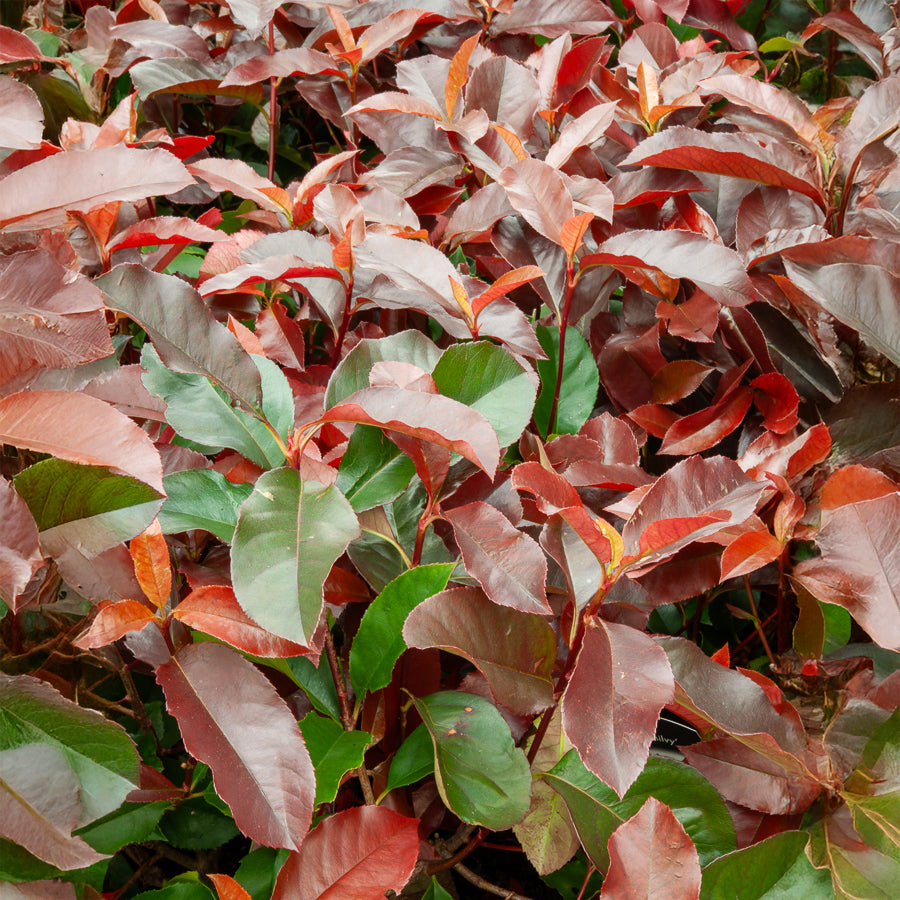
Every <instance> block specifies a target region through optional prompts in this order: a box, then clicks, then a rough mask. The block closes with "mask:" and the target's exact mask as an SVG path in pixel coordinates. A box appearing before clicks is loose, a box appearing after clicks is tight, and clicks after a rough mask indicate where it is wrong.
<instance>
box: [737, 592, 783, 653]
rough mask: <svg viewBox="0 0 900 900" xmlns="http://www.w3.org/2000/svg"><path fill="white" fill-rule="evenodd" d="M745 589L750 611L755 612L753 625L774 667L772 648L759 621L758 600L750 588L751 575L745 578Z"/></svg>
mask: <svg viewBox="0 0 900 900" xmlns="http://www.w3.org/2000/svg"><path fill="white" fill-rule="evenodd" d="M744 589H745V590H746V591H747V599H748V600H749V601H750V609H751V610H752V611H753V624H754V626H756V630H757V632H758V633H759V637H760V640H761V641H762V645H763V647H764V648H765V651H766V656H768V657H769V663H770V664H771V665H773V666H774V665H775V657H774V656H773V655H772V648H771V647H770V646H769V641H768V640H767V639H766V632H765V631H764V630H763V627H762V623H761V622H760V619H759V612H758V611H757V609H756V600H754V599H753V590H752V589H751V587H750V576H749V575H745V576H744Z"/></svg>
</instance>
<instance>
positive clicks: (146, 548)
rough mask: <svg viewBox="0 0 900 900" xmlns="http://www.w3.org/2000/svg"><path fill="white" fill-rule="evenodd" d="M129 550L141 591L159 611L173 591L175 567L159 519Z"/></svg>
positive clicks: (132, 542) (135, 539) (135, 540)
mask: <svg viewBox="0 0 900 900" xmlns="http://www.w3.org/2000/svg"><path fill="white" fill-rule="evenodd" d="M129 550H130V551H131V558H132V559H133V560H134V574H135V576H136V577H137V580H138V584H139V585H140V586H141V590H142V591H143V592H144V594H145V595H146V596H147V598H148V599H149V600H150V602H151V603H153V604H154V605H155V606H156V608H157V609H163V608H164V607H165V605H166V602H167V601H168V599H169V594H170V593H171V592H172V564H171V563H170V562H169V548H168V546H167V545H166V539H165V538H164V537H163V533H162V528H161V527H160V525H159V520H158V519H154V520H153V522H152V523H151V524H150V525H148V526H147V528H146V529H145V530H144V531H143V532H142V533H141V534H139V535H137V536H136V537H133V538H132V539H131V543H130V544H129Z"/></svg>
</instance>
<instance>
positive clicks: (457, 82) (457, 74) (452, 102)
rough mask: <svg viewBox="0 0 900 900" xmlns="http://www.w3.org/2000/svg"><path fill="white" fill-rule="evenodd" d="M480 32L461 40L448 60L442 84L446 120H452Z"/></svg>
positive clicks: (467, 75)
mask: <svg viewBox="0 0 900 900" xmlns="http://www.w3.org/2000/svg"><path fill="white" fill-rule="evenodd" d="M480 37H481V35H480V34H473V35H472V37H470V38H468V39H467V40H465V41H463V42H462V44H461V45H460V47H459V50H457V51H456V53H455V54H454V55H453V59H451V60H450V69H449V71H448V72H447V83H446V84H445V85H444V109H445V110H446V111H447V121H448V122H452V121H453V112H454V110H455V109H456V100H457V98H458V97H459V92H460V91H461V90H462V89H463V85H464V84H465V83H466V81H467V80H468V77H469V57H470V56H471V55H472V51H473V50H474V49H475V47H476V46H477V45H478V40H479V38H480Z"/></svg>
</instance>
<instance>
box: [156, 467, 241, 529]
mask: <svg viewBox="0 0 900 900" xmlns="http://www.w3.org/2000/svg"><path fill="white" fill-rule="evenodd" d="M163 486H164V487H165V489H166V494H167V495H168V496H167V499H166V501H165V503H163V505H162V509H161V510H160V511H159V517H158V518H159V524H160V526H161V527H162V530H163V534H177V533H178V532H179V531H190V530H191V529H193V528H202V529H203V530H204V531H209V532H210V533H211V534H214V535H215V536H216V537H217V538H218V539H219V540H220V541H224V542H225V543H226V544H230V543H231V541H232V540H233V538H234V527H235V525H236V524H237V518H238V509H239V508H240V505H241V504H242V503H243V502H244V501H245V500H246V499H247V498H248V497H249V496H250V494H251V493H252V491H253V488H252V486H251V485H249V484H232V483H231V482H230V481H229V480H228V479H227V478H226V477H225V476H224V475H223V474H222V473H221V472H216V471H215V470H214V469H187V470H185V471H183V472H173V473H172V474H171V475H166V476H165V478H163Z"/></svg>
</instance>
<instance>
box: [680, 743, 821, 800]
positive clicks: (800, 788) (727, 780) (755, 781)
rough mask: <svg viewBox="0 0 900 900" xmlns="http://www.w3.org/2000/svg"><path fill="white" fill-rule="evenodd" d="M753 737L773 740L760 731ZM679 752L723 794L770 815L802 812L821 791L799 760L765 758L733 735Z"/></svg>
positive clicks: (729, 798) (685, 748)
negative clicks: (792, 761) (793, 761)
mask: <svg viewBox="0 0 900 900" xmlns="http://www.w3.org/2000/svg"><path fill="white" fill-rule="evenodd" d="M757 740H758V741H769V742H771V743H772V744H773V745H774V744H775V739H774V738H773V737H772V736H771V735H766V734H760V735H758V736H757ZM776 746H777V745H776ZM682 753H684V756H685V759H686V760H687V761H688V763H689V764H690V765H692V766H693V767H694V768H695V769H697V771H698V772H700V773H701V774H703V775H705V776H706V777H707V778H708V779H709V780H710V781H711V782H712V783H713V784H714V785H715V787H716V789H717V790H718V791H719V793H721V794H722V796H723V797H725V798H726V799H728V800H731V801H732V802H733V803H740V804H741V806H746V807H749V808H750V809H756V810H759V811H760V812H764V813H769V814H770V815H791V814H793V813H799V812H803V811H804V810H806V809H808V808H809V807H810V805H811V804H812V803H813V802H814V801H815V800H816V798H817V797H818V796H819V794H820V793H821V791H822V785H820V784H819V782H818V781H817V780H816V779H815V778H813V777H812V776H811V775H810V774H809V773H808V771H807V770H806V767H805V766H803V765H802V764H800V763H799V762H795V763H794V764H793V765H792V764H791V762H790V760H788V759H785V758H784V757H779V758H778V759H777V761H776V760H773V759H771V758H766V757H765V756H762V755H761V754H760V753H758V752H756V751H754V750H751V749H750V748H749V747H747V746H745V745H744V744H741V743H739V742H738V741H737V740H736V739H735V738H733V737H721V738H714V739H713V740H711V741H703V742H702V743H699V744H693V745H692V746H690V747H683V748H682Z"/></svg>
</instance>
